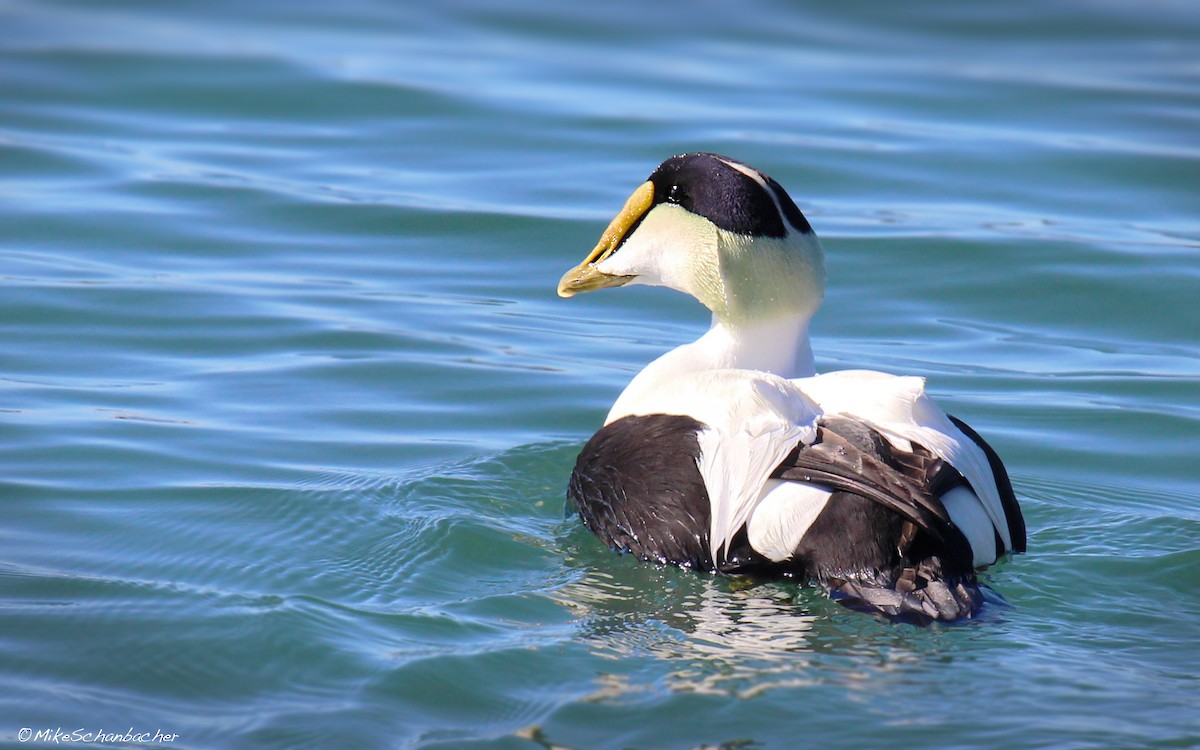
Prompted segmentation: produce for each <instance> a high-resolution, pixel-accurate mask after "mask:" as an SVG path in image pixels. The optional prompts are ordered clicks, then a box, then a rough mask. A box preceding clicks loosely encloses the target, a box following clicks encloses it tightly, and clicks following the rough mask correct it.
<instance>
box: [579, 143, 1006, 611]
mask: <svg viewBox="0 0 1200 750" xmlns="http://www.w3.org/2000/svg"><path fill="white" fill-rule="evenodd" d="M626 284H647V285H652V286H665V287H669V288H671V289H675V290H678V291H680V292H683V293H685V294H689V295H691V296H692V297H695V298H696V299H697V300H699V301H700V302H701V303H702V304H703V305H704V306H705V307H707V308H708V309H709V310H710V311H712V327H711V328H710V329H709V330H708V332H707V333H705V334H704V335H703V336H701V337H700V338H699V339H698V340H697V341H695V342H693V343H690V344H685V345H683V346H680V347H679V348H677V349H674V350H672V351H669V352H667V353H666V354H664V355H662V356H661V357H659V358H658V359H656V360H654V361H653V362H651V363H650V364H649V365H647V366H646V368H645V369H644V370H642V371H641V372H640V373H638V375H636V376H635V377H634V378H633V380H632V381H631V382H630V383H629V385H628V386H627V387H626V388H625V390H624V392H622V393H621V395H620V397H619V398H618V399H617V401H616V403H615V404H614V405H613V407H612V410H611V411H609V413H608V418H607V419H606V420H605V422H604V426H603V427H602V428H601V429H600V430H599V431H598V432H597V433H596V434H595V435H594V436H593V437H592V438H591V439H590V440H589V441H588V442H587V444H586V445H585V446H584V448H583V450H582V451H581V452H580V454H579V457H578V459H577V461H576V464H575V467H574V470H573V472H572V474H571V478H570V482H569V485H568V490H567V497H568V502H569V503H570V504H571V505H573V507H574V508H575V509H576V510H577V511H578V514H579V517H580V518H581V519H582V521H583V523H584V525H585V526H587V528H589V529H590V530H591V531H593V532H594V533H595V534H596V535H597V536H599V537H600V539H601V540H602V541H603V542H604V543H605V544H606V545H608V546H609V547H611V548H613V549H616V550H621V551H625V552H629V553H632V554H634V555H636V556H637V557H639V558H642V559H644V560H648V561H655V562H658V563H663V564H673V565H678V566H682V567H685V568H693V569H696V570H702V571H709V572H713V573H720V574H727V575H750V576H756V577H784V578H794V579H797V580H800V581H805V582H809V583H813V584H816V585H819V586H822V587H823V588H824V589H825V590H826V591H827V592H828V593H829V594H830V596H832V597H833V598H834V599H835V600H837V601H839V602H840V603H842V604H845V605H846V606H848V607H850V608H852V609H859V610H863V611H867V612H872V613H875V614H878V615H882V616H885V617H888V618H891V619H896V620H906V621H915V622H922V623H927V622H930V621H934V620H940V621H952V620H958V619H962V618H968V617H971V616H972V615H974V614H975V613H976V612H977V611H978V609H979V607H980V604H981V602H982V600H983V596H982V592H981V590H980V584H979V582H978V580H977V578H976V571H977V570H979V569H982V568H984V567H986V566H988V565H990V564H992V563H994V562H995V561H996V560H997V559H999V558H1000V557H1001V556H1003V555H1005V554H1007V553H1010V552H1023V551H1024V550H1025V522H1024V520H1023V518H1022V516H1021V510H1020V506H1019V505H1018V504H1017V499H1016V496H1015V495H1014V494H1013V489H1012V484H1011V483H1010V482H1009V478H1008V475H1007V473H1006V471H1005V468H1004V465H1003V464H1002V463H1001V461H1000V458H999V456H997V455H996V452H995V451H994V450H993V449H992V448H991V446H989V445H988V444H987V442H985V441H984V440H983V438H981V437H980V436H979V434H978V433H976V432H975V431H974V430H972V429H971V428H970V427H968V426H967V425H966V424H964V423H963V422H962V421H960V420H958V419H955V418H954V417H951V416H948V415H946V414H945V413H944V412H943V411H942V410H941V409H940V408H938V406H937V405H936V404H935V403H934V402H933V400H932V399H930V397H929V396H928V395H927V394H926V393H925V381H924V379H923V378H920V377H911V376H910V377H904V376H896V375H890V374H886V373H882V372H873V371H866V370H848V371H839V372H829V373H824V374H820V375H818V374H816V371H815V366H814V361H813V353H812V347H811V345H810V343H809V338H808V328H809V321H810V320H811V318H812V316H813V314H814V313H815V312H816V310H817V307H818V306H819V304H820V302H821V298H822V296H823V294H824V287H825V263H824V254H823V251H822V249H821V244H820V242H819V241H818V239H817V236H816V234H815V233H814V232H813V230H812V227H811V226H810V225H809V223H808V220H807V219H805V217H804V214H803V213H801V211H800V209H799V208H797V206H796V204H795V203H794V202H793V201H792V199H791V198H790V197H789V196H788V194H787V192H786V191H784V189H783V187H781V186H780V184H779V183H778V182H776V181H775V180H773V179H771V178H770V177H768V176H767V175H765V174H763V173H762V172H760V171H758V170H757V169H754V168H752V167H750V166H748V165H746V164H743V163H741V162H739V161H735V160H734V159H731V158H729V157H726V156H720V155H717V154H711V153H690V154H683V155H680V156H673V157H671V158H669V159H667V160H666V161H664V162H663V163H662V164H661V165H659V167H658V168H657V169H655V170H654V172H653V173H652V174H651V175H650V177H649V179H648V180H647V181H646V182H644V183H643V184H642V185H641V186H639V187H638V188H637V189H636V190H635V191H634V192H633V194H632V195H631V196H630V198H629V200H628V201H627V202H626V203H625V206H624V207H623V208H622V209H621V211H620V213H618V214H617V216H616V217H615V218H614V219H613V220H612V223H610V224H609V226H608V228H607V229H606V230H605V231H604V233H603V234H602V235H601V237H600V241H599V243H598V244H597V245H596V247H595V248H594V249H593V250H592V251H591V253H589V254H588V256H587V257H586V258H585V259H584V261H583V262H582V263H580V264H579V265H578V266H577V267H575V268H573V269H571V270H570V271H568V272H567V273H566V274H565V275H564V276H563V277H562V281H561V282H559V285H558V293H559V295H561V296H563V297H571V296H573V295H575V294H578V293H580V292H588V291H593V290H596V289H603V288H606V287H616V286H623V285H626Z"/></svg>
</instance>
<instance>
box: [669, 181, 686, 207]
mask: <svg viewBox="0 0 1200 750" xmlns="http://www.w3.org/2000/svg"><path fill="white" fill-rule="evenodd" d="M685 198H687V193H685V192H684V191H683V188H682V187H680V186H679V185H678V184H676V185H672V186H671V189H670V190H668V191H667V202H668V203H683V201H684V199H685Z"/></svg>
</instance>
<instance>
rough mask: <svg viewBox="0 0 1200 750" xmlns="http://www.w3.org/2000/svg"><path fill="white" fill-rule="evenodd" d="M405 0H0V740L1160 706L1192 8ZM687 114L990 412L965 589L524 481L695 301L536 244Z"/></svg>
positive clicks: (778, 721)
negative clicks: (682, 526) (833, 567)
mask: <svg viewBox="0 0 1200 750" xmlns="http://www.w3.org/2000/svg"><path fill="white" fill-rule="evenodd" d="M426 5H429V6H437V7H428V8H422V7H419V6H418V5H417V4H388V3H379V2H372V1H371V0H350V1H349V2H344V3H336V4H325V5H320V6H318V5H316V4H309V5H304V6H303V7H299V8H297V7H296V4H294V3H273V2H268V3H235V2H228V0H204V2H178V3H171V4H164V3H153V2H145V3H139V2H132V1H130V2H108V3H104V4H99V3H93V2H83V1H82V0H77V1H74V2H71V1H68V0H36V1H35V0H27V1H21V0H17V1H15V2H3V3H0V176H2V178H0V289H2V294H0V435H2V439H0V469H2V472H0V499H2V502H3V508H4V522H3V524H0V540H2V541H0V607H2V608H3V614H2V616H0V743H2V744H4V746H13V747H27V746H30V745H37V744H43V745H45V744H51V743H48V742H46V741H45V739H44V736H43V738H42V739H41V740H39V739H38V738H37V737H36V736H34V737H31V738H30V739H29V740H28V742H24V741H23V740H25V738H26V735H25V734H24V733H22V731H21V730H22V729H24V728H29V729H30V730H31V732H38V731H41V730H44V729H50V730H53V729H56V728H61V729H62V730H64V731H65V732H68V733H69V732H73V731H76V730H79V731H80V732H83V733H87V732H101V731H103V732H108V733H125V732H126V731H127V730H132V731H133V732H134V733H142V732H146V733H156V732H160V731H161V732H162V733H163V734H164V735H168V736H169V735H175V739H174V741H173V742H170V743H166V742H163V741H162V740H161V739H160V740H159V741H158V742H157V744H158V745H160V746H162V745H169V746H173V747H188V748H304V747H312V748H325V747H390V748H417V747H419V748H513V749H520V748H527V749H530V750H536V749H537V748H539V747H547V746H549V745H551V744H556V745H560V746H566V747H569V748H576V749H577V750H582V749H583V748H637V749H638V750H649V749H650V748H695V747H701V746H705V747H711V746H717V745H721V746H723V747H725V748H735V747H770V748H776V747H779V748H790V747H808V746H812V747H825V748H840V747H845V748H859V747H881V746H917V745H920V746H930V747H986V748H1001V747H1003V748H1013V747H1052V748H1079V747H1104V748H1111V747H1195V746H1200V718H1198V717H1200V710H1198V709H1200V679H1198V678H1197V673H1198V671H1197V667H1200V646H1197V643H1200V593H1198V592H1200V475H1198V473H1197V469H1196V465H1197V464H1196V450H1197V445H1198V442H1197V437H1196V436H1197V428H1198V426H1200V425H1198V423H1200V397H1198V396H1197V394H1198V390H1197V385H1198V382H1200V359H1198V357H1200V345H1198V343H1197V331H1200V313H1198V306H1197V304H1196V301H1195V300H1196V289H1197V282H1198V280H1200V255H1198V253H1197V250H1198V248H1200V221H1198V219H1197V213H1198V212H1197V209H1198V208H1200V204H1198V202H1197V195H1198V190H1197V188H1198V187H1200V183H1198V180H1197V175H1200V138H1198V137H1197V133H1200V57H1198V56H1197V52H1196V50H1197V49H1200V13H1198V12H1197V11H1196V9H1195V7H1194V5H1193V4H1191V3H1187V2H1155V3H1134V2H1098V3H1084V2H1053V3H1040V4H1036V5H1035V4H1016V5H1010V6H1005V7H991V6H988V7H984V6H982V5H963V4H959V3H950V2H935V3H927V4H924V5H922V6H919V7H910V6H893V5H888V4H867V5H862V4H856V5H851V6H848V7H847V8H845V9H838V10H834V9H830V8H826V9H816V8H809V9H804V8H800V7H796V6H795V5H793V4H787V3H774V2H768V1H766V0H756V1H755V2H752V3H750V4H739V5H737V6H734V5H732V4H718V3H701V4H689V5H687V6H684V5H682V4H680V5H676V6H663V7H657V6H647V5H646V4H633V3H625V2H622V3H617V4H611V3H609V4H598V5H593V6H588V7H586V8H585V7H583V6H578V7H574V6H571V5H570V4H567V5H563V4H553V3H545V2H536V0H526V1H525V2H518V3H505V4H501V5H496V4H493V3H486V2H477V3H470V2H454V3H437V4H426ZM576 5H578V4H576ZM698 149H706V150H714V151H719V152H724V153H728V154H730V155H733V156H736V157H738V158H741V159H743V160H745V161H747V162H749V163H751V164H754V165H756V166H759V167H760V168H762V169H764V170H766V171H768V172H769V173H771V174H772V175H773V176H775V177H776V178H777V179H779V181H780V182H782V183H783V184H784V185H785V186H787V187H788V188H789V190H790V192H791V193H792V195H793V196H794V197H795V198H796V200H797V201H798V203H799V204H800V205H801V207H802V208H803V209H804V210H805V212H806V214H807V215H808V217H809V219H810V220H811V221H812V223H813V225H814V226H815V227H816V229H817V232H818V233H819V234H820V235H821V236H822V237H823V239H824V241H825V245H826V249H827V252H828V256H829V257H828V265H829V270H830V278H831V282H830V292H829V295H828V298H827V301H826V304H825V306H824V308H823V311H822V312H821V313H820V314H819V315H818V317H817V319H816V322H815V330H814V333H815V338H814V346H815V349H816V352H817V359H818V366H819V367H820V368H821V369H822V370H829V369H835V368H843V367H868V368H876V369H883V370H888V371H893V372H905V373H915V374H921V375H924V376H926V377H928V378H929V383H930V388H931V389H932V391H933V392H934V393H935V394H936V395H937V396H938V398H939V399H940V400H941V401H942V402H943V403H944V404H945V405H946V406H947V407H948V409H949V410H950V411H952V412H953V413H956V414H958V415H959V416H962V417H964V418H966V419H967V420H968V421H970V422H971V423H972V424H973V425H974V426H975V427H976V428H977V429H979V430H980V431H981V432H983V433H984V434H985V435H986V436H987V437H988V438H989V439H990V440H991V442H992V443H993V444H994V445H996V446H997V448H998V449H999V450H1000V452H1001V454H1002V455H1003V456H1004V457H1005V460H1006V462H1007V464H1008V467H1009V469H1010V471H1011V473H1012V475H1013V479H1014V483H1015V485H1016V488H1017V491H1018V494H1019V495H1020V497H1021V498H1022V502H1023V504H1024V508H1025V514H1026V518H1027V521H1028V523H1029V527H1030V531H1031V534H1030V540H1029V550H1030V551H1029V554H1027V555H1024V556H1021V557H1018V558H1017V559H1015V560H1012V561H1010V562H1007V563H1004V564H1002V565H1000V566H998V567H997V568H995V569H994V570H992V571H991V572H990V573H989V575H988V578H989V581H990V582H991V584H992V586H993V587H994V588H995V589H996V590H997V591H999V592H1000V593H1002V594H1003V596H1004V597H1005V598H1006V599H1007V600H1008V602H1009V603H1010V604H1011V607H1009V608H1002V609H1000V610H998V611H997V613H995V614H994V615H993V616H991V617H989V618H987V619H986V620H985V621H983V622H979V623H976V624H973V625H969V626H964V627H933V628H927V629H918V628H913V627H910V626H898V625H890V624H887V623H882V622H877V621H875V620H873V619H871V618H868V617H864V616H859V615H856V614H853V613H850V612H846V611H844V610H841V609H840V608H838V607H837V606H835V605H833V604H831V603H829V602H827V601H826V600H825V599H824V598H823V597H821V596H820V595H818V594H816V593H814V592H812V591H809V590H806V589H802V588H797V587H795V586H785V585H776V584H770V585H759V586H750V587H747V586H744V585H742V584H739V583H737V582H731V581H726V580H714V579H712V578H708V577H704V576H697V575H693V574H689V573H687V572H683V571H677V570H666V569H658V568H655V567H653V566H649V565H645V564H642V563H639V562H637V561H635V560H631V559H628V558H626V557H619V556H616V555H613V554H611V553H609V552H607V551H606V550H604V549H601V548H600V547H599V545H598V544H597V543H596V541H595V540H594V539H593V538H592V537H591V536H590V535H589V534H588V533H587V532H586V531H584V530H582V529H580V528H579V527H578V524H577V523H575V522H572V521H571V520H569V519H568V520H564V519H563V518H562V496H563V490H564V487H565V484H566V479H567V475H568V473H569V470H570V466H571V464H572V461H573V459H574V455H575V452H576V451H577V450H578V448H579V447H580V445H581V444H582V442H583V441H584V440H585V439H586V437H587V436H588V435H589V434H590V433H591V431H592V430H594V429H595V428H596V426H597V425H598V424H599V422H600V421H601V419H602V418H603V415H604V413H605V411H606V410H607V408H608V406H609V404H610V403H611V402H612V400H613V399H614V398H615V397H616V395H617V393H618V392H619V391H620V389H621V388H622V387H623V385H624V384H625V382H627V380H628V379H629V378H630V377H631V375H632V374H633V373H634V372H636V371H637V370H638V369H639V368H640V367H641V366H642V365H643V364H644V363H645V362H646V361H648V360H649V359H650V358H652V357H653V356H655V355H657V354H658V353H660V352H661V351H663V350H665V349H666V348H669V347H671V346H674V345H676V344H678V343H681V342H684V341H687V340H690V339H691V338H694V337H695V336H696V335H698V334H699V332H700V331H702V330H703V329H704V327H705V324H706V320H705V316H704V315H703V314H702V311H701V310H700V309H699V308H698V307H697V306H696V305H695V303H694V302H692V301H690V300H687V299H683V298H681V297H677V296H672V295H671V294H669V293H667V292H665V291H662V290H635V289H627V290H619V291H610V292H605V293H597V294H594V295H585V296H584V297H580V298H576V299H572V300H570V301H563V300H559V299H558V298H557V297H555V295H554V286H555V284H556V282H557V280H558V277H559V275H560V274H561V273H562V272H563V271H564V270H565V269H566V268H568V267H570V266H571V265H573V264H575V263H577V262H578V261H579V260H580V259H581V258H582V256H583V254H584V253H585V252H586V251H587V250H588V249H589V248H590V247H591V246H592V244H593V243H594V242H595V239H596V238H597V236H598V235H599V232H600V231H601V230H602V228H603V227H604V225H605V223H606V222H607V221H608V219H609V218H611V216H612V214H613V213H614V212H615V211H616V210H617V208H619V206H620V205H621V203H622V201H623V200H624V198H625V197H626V196H627V195H628V193H629V191H630V190H631V189H632V188H633V187H634V186H636V185H637V184H638V182H639V181H641V180H642V179H643V178H644V177H645V176H646V175H647V174H648V173H649V172H650V170H651V169H653V167H654V166H655V165H656V164H657V163H658V162H659V161H660V160H661V159H663V158H664V157H666V156H668V155H670V154H672V153H676V152H680V151H686V150H698ZM110 740H111V738H110ZM143 740H144V741H143V742H137V741H135V740H132V739H131V740H129V741H125V740H121V741H115V740H114V741H104V742H101V743H100V744H103V745H107V746H122V745H124V746H138V747H141V746H146V745H147V744H155V743H154V742H153V739H152V737H151V738H150V739H146V738H143ZM93 744H95V743H93Z"/></svg>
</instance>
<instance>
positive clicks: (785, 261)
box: [710, 231, 825, 322]
mask: <svg viewBox="0 0 1200 750" xmlns="http://www.w3.org/2000/svg"><path fill="white" fill-rule="evenodd" d="M718 237H719V240H718V245H717V258H718V264H719V266H720V272H721V280H722V284H721V286H722V288H723V291H724V294H723V300H722V303H721V309H716V308H710V309H712V310H713V312H714V313H715V314H716V315H717V316H718V317H719V318H721V319H722V320H726V321H729V322H739V321H746V322H749V321H758V320H767V319H770V318H775V317H780V316H783V315H797V314H800V315H803V316H805V317H811V316H812V315H813V314H814V313H815V312H816V311H817V308H818V307H819V306H820V304H821V299H822V298H823V297H824V295H825V255H824V252H823V251H822V249H821V243H820V240H818V239H817V236H816V235H815V234H807V235H800V236H797V235H791V236H789V237H786V238H782V239H774V238H769V237H747V236H745V235H740V234H734V233H732V232H724V231H719V232H718Z"/></svg>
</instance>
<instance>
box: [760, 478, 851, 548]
mask: <svg viewBox="0 0 1200 750" xmlns="http://www.w3.org/2000/svg"><path fill="white" fill-rule="evenodd" d="M831 494H832V493H831V492H830V490H829V488H828V487H825V486H823V485H819V484H807V483H804V482H784V481H781V480H779V479H768V480H767V484H766V486H765V487H763V491H762V497H760V498H759V500H758V503H757V504H756V507H755V508H754V515H752V516H750V523H749V524H748V525H747V526H746V534H747V537H748V539H749V541H750V546H751V547H753V548H754V549H755V551H757V552H758V553H759V554H761V555H764V556H765V557H767V558H768V559H770V560H773V561H775V562H783V561H784V560H787V559H790V558H791V557H792V555H793V554H794V553H795V551H796V548H797V547H799V546H800V540H801V539H803V538H804V535H805V534H807V533H808V529H809V528H810V527H811V526H812V524H813V521H815V520H817V516H819V515H821V511H823V510H825V504H826V503H827V502H829V497H830V495H831Z"/></svg>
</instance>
